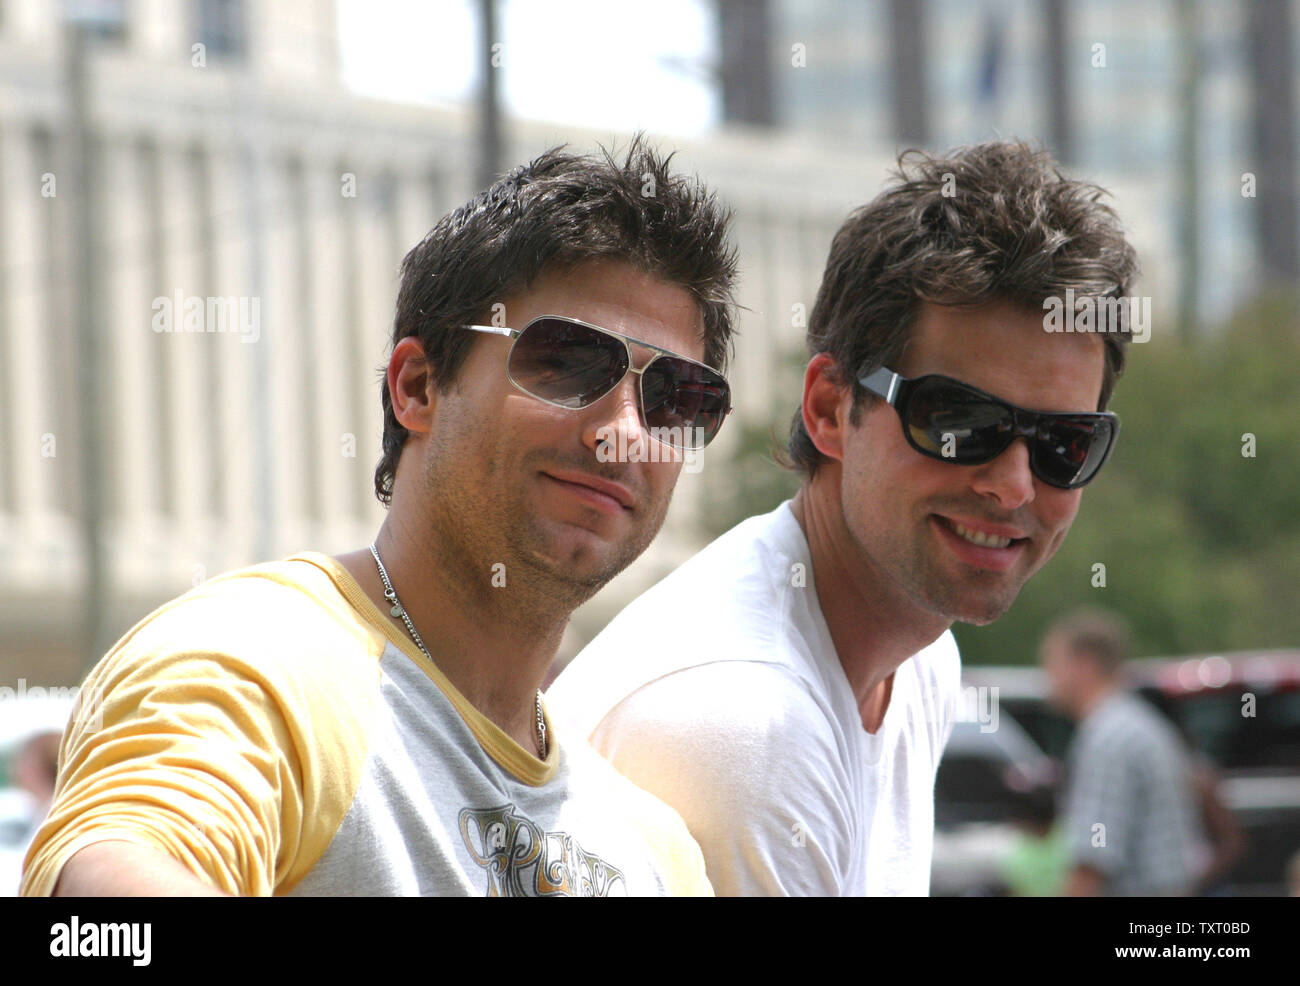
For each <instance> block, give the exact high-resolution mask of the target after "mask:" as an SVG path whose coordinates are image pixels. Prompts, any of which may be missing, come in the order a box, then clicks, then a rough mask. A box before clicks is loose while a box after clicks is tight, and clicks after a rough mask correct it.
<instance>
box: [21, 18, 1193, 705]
mask: <svg viewBox="0 0 1300 986" xmlns="http://www.w3.org/2000/svg"><path fill="white" fill-rule="evenodd" d="M62 10H63V7H62V4H60V3H58V2H56V0H34V2H26V3H23V4H8V5H5V6H4V7H3V16H2V17H0V683H3V684H6V685H9V686H11V687H12V686H13V685H14V683H15V682H16V680H17V679H25V680H26V682H27V685H28V687H31V686H34V685H44V686H53V685H65V684H73V683H76V682H77V681H78V680H80V678H81V677H82V675H83V674H84V671H85V669H86V668H87V667H88V666H89V664H90V663H92V662H93V661H94V660H95V659H97V658H98V656H99V654H100V652H102V648H103V647H105V646H107V644H110V643H111V642H112V641H113V640H115V639H116V638H117V637H118V636H120V635H121V634H122V633H123V632H125V631H126V630H127V629H129V627H130V626H131V625H132V624H133V623H134V622H136V621H137V620H138V619H140V618H141V617H142V616H144V615H145V614H146V613H147V612H148V611H149V610H150V609H152V608H153V607H154V606H156V605H158V604H159V603H161V602H163V601H165V600H167V599H169V598H172V597H174V596H176V595H178V594H180V593H182V592H184V591H186V590H187V589H188V588H190V587H191V586H193V585H196V584H198V583H199V582H201V581H202V580H204V579H206V578H208V577H211V576H213V575H216V574H218V573H220V572H222V571H226V570H229V569H231V568H235V567H239V566H243V565H247V564H251V563H254V562H256V561H260V560H265V559H270V558H278V557H283V556H285V555H288V554H290V553H292V552H294V551H298V550H303V549H314V550H320V551H324V552H327V553H338V552H342V551H345V550H351V549H354V548H357V547H361V546H364V545H365V544H368V543H369V542H370V540H371V539H372V537H373V535H374V534H375V532H376V531H377V529H378V526H379V524H380V523H381V521H382V518H383V510H382V508H381V507H380V506H379V504H378V503H377V502H376V500H375V498H374V495H373V483H372V476H373V471H374V467H375V464H376V461H377V459H378V456H379V438H380V432H381V420H382V419H381V414H380V404H379V385H380V380H381V376H382V367H383V365H384V361H385V358H386V355H387V353H386V347H387V340H388V336H389V332H390V328H391V320H392V310H393V303H394V300H395V297H396V289H397V267H398V263H399V261H400V259H401V257H402V256H403V254H404V253H405V252H406V251H407V250H408V249H409V248H410V247H411V246H413V245H414V244H415V243H416V242H418V240H419V239H420V238H421V237H422V236H423V235H424V234H425V232H426V231H427V230H428V229H429V227H430V226H432V224H433V223H434V222H435V221H436V220H437V218H438V217H440V216H441V215H443V214H444V213H445V212H447V211H448V210H449V209H451V208H453V207H455V206H456V205H459V204H460V203H462V202H463V201H465V200H466V199H467V198H468V197H469V196H470V195H471V194H473V192H474V191H475V187H474V181H473V178H472V175H473V174H474V170H475V164H476V162H475V118H474V115H473V107H472V106H469V107H461V108H455V107H453V108H450V109H446V108H429V107H419V106H411V105H405V104H403V105H397V104H389V103H382V102H378V101H375V100H368V99H362V98H358V97H356V96H354V95H351V94H350V93H349V92H348V91H346V90H345V89H344V88H343V86H342V84H341V82H340V73H339V57H338V37H337V28H336V23H337V21H336V15H335V9H334V4H333V3H332V2H331V0H246V2H234V0H225V2H220V0H199V2H194V3H190V2H183V0H135V2H132V3H102V2H101V3H91V4H88V5H87V7H86V11H87V14H86V17H87V20H85V21H84V24H85V28H84V31H85V33H86V34H87V35H89V37H88V39H87V42H86V55H85V56H84V58H83V59H81V61H80V66H79V68H77V67H76V66H73V65H71V64H70V62H71V61H75V60H70V59H69V58H68V53H69V51H70V50H75V49H69V47H68V46H69V45H70V43H71V42H70V40H69V37H70V36H69V34H68V32H67V30H66V29H65V27H64V25H63V23H62ZM827 29H828V30H829V29H830V23H829V22H827ZM464 43H466V44H471V43H473V41H472V39H464ZM782 43H784V42H782ZM809 43H810V49H809V50H810V52H813V53H816V52H817V50H818V49H817V47H816V40H815V39H814V38H812V37H811V36H810V41H809ZM852 51H854V49H851V48H849V49H845V52H844V57H845V58H848V57H849V55H850V54H851V53H852ZM814 57H821V56H820V55H816V54H814V55H812V56H810V59H811V58H814ZM854 57H856V56H854ZM864 57H868V58H869V57H872V56H871V55H870V52H869V51H868V52H867V53H866V54H865V55H864ZM809 64H810V66H811V65H813V64H815V62H814V61H812V60H810V63H809ZM796 71H797V70H796ZM79 74H82V75H84V78H85V84H84V90H83V91H84V94H85V98H84V105H85V112H84V119H85V127H84V133H85V134H86V136H87V138H88V139H87V140H86V141H85V143H84V152H83V153H84V163H85V165H86V169H87V170H86V173H87V174H88V176H89V179H88V181H87V185H86V188H78V187H76V182H75V181H74V179H73V176H74V175H76V174H77V173H78V171H77V169H78V166H79V162H78V160H77V157H76V155H77V148H78V147H79V146H82V144H81V143H80V142H79V141H78V140H77V139H76V138H77V134H78V119H79V117H78V115H77V112H76V110H75V108H76V106H77V105H78V100H77V98H76V92H77V85H78V84H77V81H76V79H77V77H78V75H79ZM773 84H774V86H775V91H776V92H777V93H782V94H784V95H783V96H782V98H784V99H789V100H802V101H803V104H808V105H813V104H814V103H815V100H814V99H813V97H812V95H810V94H809V93H808V92H806V91H804V90H800V89H798V88H797V85H796V84H794V83H792V82H788V81H783V79H782V76H781V73H779V72H776V73H774V77H773ZM824 85H826V86H828V87H829V88H828V89H827V97H826V98H827V99H828V100H829V99H831V98H832V96H833V95H834V93H836V92H838V91H839V90H836V89H835V88H834V86H833V85H832V84H831V83H830V82H825V83H824ZM835 98H839V97H835ZM862 102H863V103H872V102H873V99H872V97H871V96H870V95H868V96H867V97H866V98H865V99H863V100H862ZM801 105H802V104H801ZM787 115H788V114H787ZM947 119H948V111H945V112H944V113H942V114H940V115H939V117H938V120H939V126H940V127H941V128H942V127H944V126H948V124H947V123H945V122H943V121H945V120H947ZM870 126H871V125H867V128H866V129H863V130H861V131H860V132H859V131H858V130H857V129H856V127H857V124H851V123H850V122H849V121H848V119H847V118H845V119H844V126H843V128H842V130H841V131H840V132H838V133H837V134H836V136H835V137H834V138H833V139H832V138H830V137H828V136H826V135H825V134H822V135H820V136H819V135H818V134H817V132H816V130H815V129H814V130H809V129H808V128H806V127H803V126H793V125H791V126H788V127H784V128H780V129H776V130H773V129H770V128H765V127H750V126H728V127H724V128H723V129H722V130H721V131H720V132H719V133H717V134H715V135H710V136H709V137H708V138H707V139H699V140H693V141H678V140H671V139H665V140H663V141H662V142H661V143H662V144H663V145H664V146H675V147H678V148H680V151H681V153H680V155H679V157H678V158H677V162H678V167H681V168H685V169H688V170H693V171H698V172H699V173H700V174H701V175H702V176H704V177H705V179H706V180H707V181H708V183H709V184H710V185H711V186H712V187H714V188H715V189H716V190H717V191H718V192H719V193H720V194H721V195H722V196H723V197H724V198H725V199H726V200H727V201H728V202H729V203H730V204H731V205H732V206H733V207H734V208H735V211H736V227H735V229H736V236H737V240H738V243H739V246H740V249H741V257H742V278H743V279H742V285H741V292H740V301H741V303H742V304H743V305H744V306H745V308H746V310H745V311H744V312H743V313H742V319H741V324H740V332H739V336H738V340H737V358H736V362H735V364H734V367H733V370H732V374H731V375H732V379H733V385H734V389H735V391H736V395H737V396H736V400H737V405H738V410H737V412H736V415H735V419H736V420H734V421H733V423H732V424H730V425H728V427H727V428H725V429H724V430H723V432H722V435H721V437H720V438H719V441H718V443H716V446H715V447H713V448H710V450H709V451H708V453H706V456H705V460H704V461H705V466H704V469H703V471H702V472H701V473H700V474H699V475H688V474H685V473H683V475H682V478H681V481H680V483H679V486H678V492H677V496H676V498H675V501H674V504H673V508H672V510H671V512H670V514H669V519H668V522H667V524H666V526H665V529H664V531H663V533H662V534H661V536H660V538H659V539H658V540H657V541H656V543H655V544H654V545H653V546H652V548H651V549H650V550H649V551H648V552H647V553H646V555H645V556H643V558H641V559H640V560H639V561H638V562H637V563H636V564H634V565H633V566H632V568H630V569H629V570H628V571H627V572H626V573H624V575H622V576H620V577H619V578H618V579H617V580H615V581H614V582H613V583H612V584H611V585H610V586H609V587H608V588H607V589H606V590H605V591H604V592H602V593H601V594H600V595H599V596H598V597H597V598H596V599H595V600H593V601H592V602H591V603H590V604H588V606H586V607H584V608H583V609H582V610H580V611H579V613H578V614H577V615H576V616H575V620H574V624H573V628H572V631H571V634H570V637H569V638H567V639H566V642H565V645H564V651H562V655H561V656H562V657H564V656H568V655H571V654H572V653H573V652H574V650H575V649H576V647H577V646H578V644H579V643H580V642H582V641H584V640H585V639H587V638H589V637H590V636H591V635H592V634H593V633H594V632H595V630H597V629H599V627H600V626H602V625H603V623H604V622H605V621H606V620H607V619H608V618H609V617H610V616H612V615H613V613H615V612H617V610H618V609H619V608H621V606H622V605H623V603H624V602H626V601H627V600H628V599H629V598H631V596H632V595H633V594H635V593H636V592H639V591H640V590H642V589H644V588H645V587H646V586H648V585H649V584H650V583H651V582H653V581H654V580H656V579H657V578H658V577H660V576H661V575H663V574H664V573H666V572H667V571H669V570H670V569H671V568H672V567H674V566H675V565H677V564H679V563H680V562H681V561H683V560H684V559H685V558H686V557H688V556H689V555H690V554H692V553H693V552H694V551H695V550H697V549H698V548H699V547H700V546H701V528H700V524H699V520H698V514H699V511H700V507H701V504H703V503H704V502H705V501H706V500H707V498H708V497H710V496H713V495H716V494H717V492H718V491H719V490H723V489H726V488H727V486H728V485H729V484H735V483H743V482H744V477H743V476H736V475H733V474H730V473H728V471H727V470H726V469H719V468H716V466H717V464H719V463H723V462H725V460H726V456H727V455H728V451H729V449H730V448H731V447H732V443H734V442H735V441H736V440H737V433H738V432H739V431H740V430H741V429H740V427H739V425H740V423H743V422H745V421H753V422H763V423H765V422H767V421H768V420H769V419H770V418H771V417H772V416H773V415H774V414H775V415H779V416H780V417H781V418H783V419H784V418H787V417H788V415H789V414H790V413H792V412H793V409H794V407H795V406H796V403H797V397H798V395H797V381H795V382H794V383H793V386H794V387H795V388H796V389H793V390H792V389H791V383H790V381H789V379H788V378H789V372H788V366H789V359H788V358H787V354H788V353H789V352H791V351H794V350H798V349H799V348H800V347H801V345H802V338H803V327H804V325H805V321H806V317H807V314H808V312H809V311H810V310H811V307H812V302H813V297H814V295H815V291H816V287H817V283H818V281H819V278H820V273H821V266H822V263H823V260H824V258H825V255H826V250H827V248H828V246H829V243H830V238H831V235H832V233H833V232H834V230H835V229H836V228H837V227H838V225H839V224H840V222H841V221H842V219H843V217H844V215H845V214H846V213H847V211H848V210H849V209H850V208H851V207H853V206H855V205H858V204H860V203H862V202H863V201H865V200H867V199H869V198H870V197H871V196H873V195H874V194H875V192H876V191H877V190H878V188H879V186H880V184H881V182H882V180H883V178H884V177H885V170H886V167H887V166H888V165H889V164H890V163H891V159H892V153H893V144H892V142H891V141H884V140H879V139H876V136H874V135H873V131H872V130H871V129H870ZM612 136H614V135H611V134H609V133H592V132H582V131H575V130H573V129H572V128H565V129H558V128H556V127H555V126H552V125H548V124H545V123H541V122H529V121H510V122H509V123H508V125H507V127H506V134H505V153H504V160H505V162H506V163H507V165H513V164H515V163H518V162H521V161H524V160H527V159H528V158H530V157H532V156H535V155H536V154H537V153H540V152H541V151H542V150H544V149H545V148H546V147H549V146H552V145H554V144H557V143H563V142H566V141H567V142H569V143H571V144H572V145H573V146H574V147H575V148H577V149H580V150H584V151H585V150H591V149H594V147H595V144H596V142H597V141H603V142H606V143H608V142H609V140H610V139H611V137H612ZM1097 177H1098V178H1099V179H1101V180H1103V181H1106V182H1107V183H1110V182H1111V181H1112V180H1113V181H1114V183H1115V189H1116V193H1117V198H1118V205H1119V208H1120V210H1121V212H1122V214H1123V215H1124V217H1125V219H1126V221H1127V222H1128V223H1129V225H1130V227H1131V229H1132V230H1133V232H1134V238H1135V241H1136V242H1137V245H1138V247H1139V249H1140V250H1142V251H1143V252H1144V253H1146V254H1147V255H1148V256H1149V257H1150V258H1157V259H1155V260H1154V262H1148V264H1147V267H1146V270H1147V273H1148V278H1149V279H1148V281H1147V282H1145V284H1144V287H1143V290H1144V291H1145V293H1151V290H1150V288H1149V285H1151V284H1158V283H1159V279H1160V278H1161V277H1162V276H1163V274H1162V270H1163V265H1162V263H1161V262H1160V260H1159V259H1158V258H1161V257H1163V256H1166V255H1167V254H1168V250H1169V246H1168V234H1167V232H1166V231H1165V230H1164V228H1163V226H1162V225H1161V224H1160V223H1158V222H1157V221H1156V220H1155V218H1154V215H1153V214H1152V213H1150V212H1148V210H1147V207H1146V203H1147V202H1149V201H1154V200H1155V199H1156V196H1155V195H1154V193H1153V186H1152V185H1151V184H1150V182H1149V181H1144V180H1138V181H1129V180H1128V178H1127V177H1123V178H1120V177H1117V176H1116V175H1115V174H1114V173H1113V172H1111V173H1105V174H1100V175H1098V176H1097ZM82 201H84V202H87V203H89V205H87V206H86V208H84V209H83V208H81V206H80V204H79V203H81V202H82ZM83 247H85V248H87V249H88V251H89V252H88V253H87V252H79V251H81V250H82V248H83ZM84 257H89V258H91V259H90V261H89V263H90V264H91V267H90V269H89V270H88V271H86V273H85V275H84V276H81V275H79V274H78V272H79V271H80V270H82V268H81V267H79V266H78V265H79V263H81V261H80V260H79V258H84ZM83 305H85V306H86V308H85V310H86V311H88V312H89V313H90V314H89V316H88V317H87V319H86V320H84V321H83V320H81V316H80V315H79V312H81V311H82V310H83V308H82V306H83ZM85 325H89V326H91V327H92V328H91V331H92V332H93V342H94V346H93V349H94V351H95V352H96V354H97V355H96V356H95V358H94V360H93V363H94V365H93V366H89V365H87V361H86V360H85V359H83V354H84V352H85V339H86V336H85V335H84V328H83V326H85ZM87 372H88V373H91V374H95V375H97V376H96V378H95V380H96V381H97V382H96V383H95V387H97V388H98V390H99V394H100V397H99V399H98V400H97V401H93V402H91V401H89V400H88V399H87V398H86V397H85V390H86V387H85V380H86V379H87V378H86V376H84V374H85V373H87ZM88 448H89V449H92V450H94V451H96V452H97V453H98V456H99V461H100V463H101V468H99V469H98V471H99V478H98V479H96V478H95V473H96V467H94V466H93V465H92V460H93V458H94V457H93V456H89V455H87V454H86V451H85V450H86V449H88ZM88 503H89V504H93V505H95V509H93V510H91V511H89V512H88V511H87V509H86V505H87V504H88ZM87 517H92V518H96V517H97V519H95V520H94V521H93V523H91V524H88V523H87V521H86V518H87ZM92 528H93V529H97V530H98V538H99V543H100V545H101V546H102V547H101V550H100V551H99V552H97V553H96V552H94V551H91V550H90V549H89V548H88V545H89V544H91V543H92V540H91V538H90V536H89V534H88V531H89V530H91V529H92ZM96 559H98V561H97V562H96ZM96 565H98V568H99V571H100V575H99V577H98V582H96V581H95V580H94V579H91V580H89V581H90V584H92V585H93V584H98V585H100V586H102V592H101V593H99V594H100V595H102V597H103V603H102V607H100V610H99V611H100V613H101V616H100V619H99V624H100V627H99V630H98V636H99V638H100V642H99V643H94V644H92V643H89V642H88V640H87V636H86V627H87V623H88V621H87V619H86V618H87V615H88V613H89V612H90V611H91V610H92V608H94V605H95V604H94V600H93V598H90V597H88V595H87V589H86V586H87V584H88V580H87V572H88V571H91V570H94V569H95V568H96ZM92 595H93V593H92Z"/></svg>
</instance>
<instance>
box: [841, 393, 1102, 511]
mask: <svg viewBox="0 0 1300 986" xmlns="http://www.w3.org/2000/svg"><path fill="white" fill-rule="evenodd" d="M858 383H860V384H861V385H862V386H863V387H865V388H866V389H867V390H869V391H871V392H872V393H873V394H876V395H877V396H879V397H883V398H884V399H885V401H886V402H887V403H889V404H890V405H892V406H893V408H894V410H895V411H897V412H898V417H899V420H900V421H901V423H902V426H903V437H905V438H906V439H907V443H908V444H909V445H911V446H912V448H914V449H916V450H917V451H918V452H920V453H921V454H922V455H926V456H929V457H930V458H932V459H939V460H940V461H942V462H953V463H956V464H957V465H963V466H975V465H980V464H981V463H985V462H991V461H992V460H993V459H996V458H997V457H998V456H999V455H1001V454H1002V453H1003V452H1005V451H1006V449H1007V447H1008V446H1009V445H1010V444H1011V443H1012V442H1013V441H1015V440H1016V439H1017V438H1024V439H1025V440H1026V442H1027V443H1028V445H1029V468H1030V471H1032V472H1033V474H1034V475H1035V476H1037V477H1038V478H1039V479H1041V480H1042V481H1043V482H1044V483H1047V484H1048V485H1049V486H1055V487H1058V488H1059V489H1063V490H1073V489H1078V488H1079V487H1080V486H1083V485H1084V484H1085V483H1088V482H1090V481H1091V480H1092V479H1093V477H1094V476H1096V475H1097V471H1098V470H1099V469H1101V467H1102V465H1103V464H1104V463H1105V461H1106V457H1107V456H1109V455H1110V450H1111V448H1112V447H1114V444H1115V436H1116V435H1118V434H1119V417H1118V416H1117V415H1115V414H1112V413H1110V412H1103V411H1096V412H1091V413H1078V414H1072V413H1050V412H1043V411H1027V410H1025V409H1024V408H1022V407H1016V405H1014V404H1008V403H1007V402H1006V401H1004V400H1001V399H1000V398H997V397H994V396H993V395H992V394H986V393H985V392H984V391H982V390H977V389H976V388H974V387H972V386H970V385H969V384H965V383H962V382H961V381H960V380H954V379H952V378H951V377H944V376H939V375H937V374H930V375H927V376H923V377H916V378H915V379H911V380H909V379H907V378H906V377H901V376H899V375H898V374H897V373H895V372H894V371H893V370H889V369H886V368H885V367H881V368H880V369H879V370H876V371H875V372H874V373H870V374H868V375H867V376H865V377H862V378H861V379H860V380H858ZM945 452H946V453H948V454H945Z"/></svg>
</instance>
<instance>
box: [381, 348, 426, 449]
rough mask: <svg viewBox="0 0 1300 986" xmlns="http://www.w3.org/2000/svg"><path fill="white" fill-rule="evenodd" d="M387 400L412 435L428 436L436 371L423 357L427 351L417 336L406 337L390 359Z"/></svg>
mask: <svg viewBox="0 0 1300 986" xmlns="http://www.w3.org/2000/svg"><path fill="white" fill-rule="evenodd" d="M388 396H389V399H390V400H391V401H392V402H393V416H394V417H396V418H397V421H398V423H399V424H400V425H401V426H402V427H403V428H405V429H406V430H407V431H411V432H422V433H424V432H428V431H430V430H432V425H431V423H430V421H431V418H432V416H433V408H434V403H435V397H436V388H435V386H434V383H433V368H432V367H431V366H430V365H429V363H428V361H427V360H426V359H425V357H424V347H423V346H422V345H421V344H420V340H419V339H418V338H417V337H415V336H407V337H406V338H405V339H402V340H401V341H400V342H398V344H397V345H396V346H394V347H393V355H392V356H391V357H389V359H388Z"/></svg>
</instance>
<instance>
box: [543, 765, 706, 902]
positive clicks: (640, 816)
mask: <svg viewBox="0 0 1300 986" xmlns="http://www.w3.org/2000/svg"><path fill="white" fill-rule="evenodd" d="M564 751H565V754H566V755H567V756H568V757H569V760H570V769H571V770H572V771H573V772H574V773H575V774H577V775H579V776H581V777H583V778H584V782H585V783H584V789H586V790H591V791H599V792H600V799H601V806H602V811H604V812H606V813H609V814H612V815H614V816H615V817H614V819H613V821H614V822H615V824H617V825H618V826H619V827H620V828H623V829H628V830H631V831H634V832H635V833H636V834H637V841H638V843H639V844H640V845H642V846H644V847H645V848H646V849H648V850H649V852H650V854H651V857H652V859H653V863H654V867H655V869H656V871H657V872H658V873H659V874H660V875H661V877H662V878H663V880H664V885H665V889H666V892H667V893H669V894H671V895H673V896H711V895H712V893H713V890H712V887H710V885H709V882H708V877H707V876H706V873H705V866H704V855H703V853H702V852H701V851H700V847H699V844H698V843H697V842H696V841H695V839H694V838H693V837H692V836H691V833H690V832H689V831H688V830H687V827H686V822H685V821H683V820H682V817H681V816H680V815H679V814H677V812H676V811H674V810H673V809H672V808H670V807H669V806H668V805H667V804H666V803H665V802H663V801H661V800H660V799H659V798H657V797H655V796H654V795H653V794H651V793H649V792H648V791H645V790H643V789H642V788H639V787H637V786H636V785H635V784H633V783H632V782H631V781H629V780H628V779H627V778H626V777H624V776H623V775H622V774H620V773H619V772H618V771H617V770H615V769H614V767H613V766H612V765H611V764H610V763H609V762H608V761H607V760H605V759H604V758H603V757H601V756H600V755H599V754H598V753H596V751H595V750H593V749H592V748H591V747H590V746H589V745H587V744H586V743H585V742H582V741H581V740H578V741H574V742H570V743H567V744H565V746H564Z"/></svg>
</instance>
